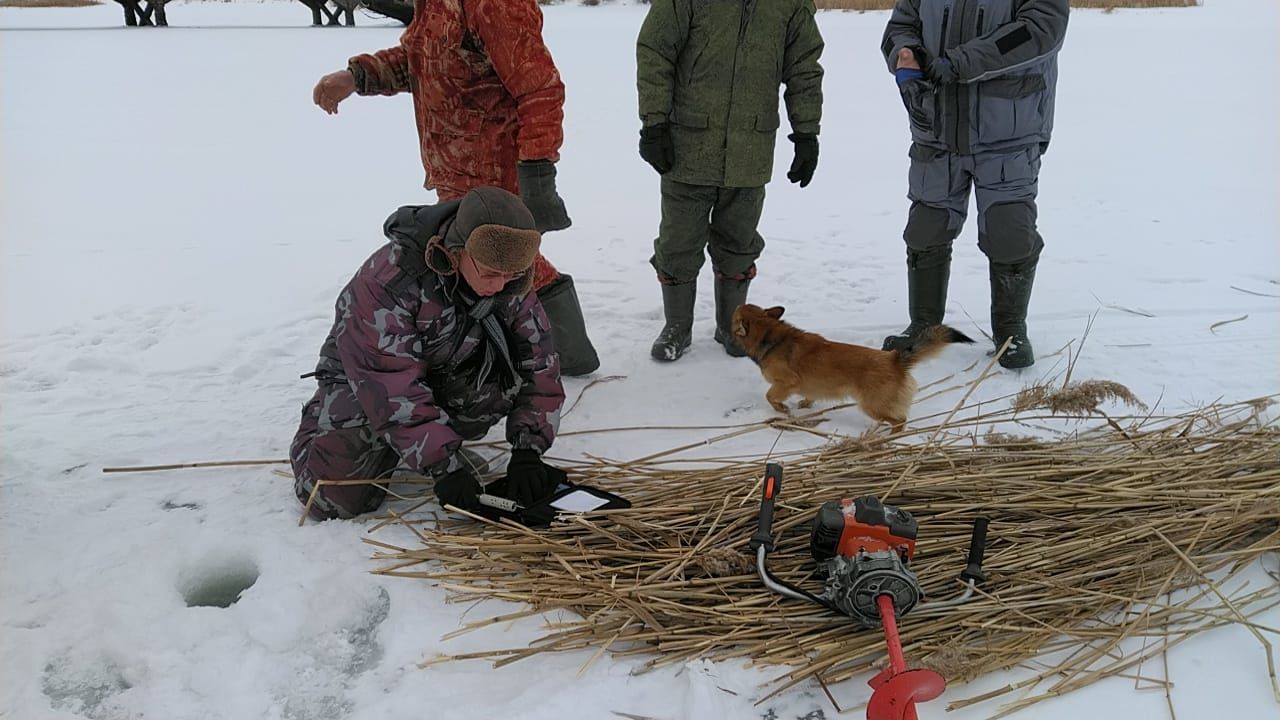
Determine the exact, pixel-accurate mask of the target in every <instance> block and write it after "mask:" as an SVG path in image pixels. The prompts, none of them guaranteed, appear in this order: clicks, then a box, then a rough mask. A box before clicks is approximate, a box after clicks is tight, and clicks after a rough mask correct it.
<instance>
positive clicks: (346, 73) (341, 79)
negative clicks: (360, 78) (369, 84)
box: [311, 70, 356, 115]
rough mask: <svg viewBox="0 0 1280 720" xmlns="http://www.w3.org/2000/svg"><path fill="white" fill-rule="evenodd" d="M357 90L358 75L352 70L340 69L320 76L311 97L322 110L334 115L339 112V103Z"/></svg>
mask: <svg viewBox="0 0 1280 720" xmlns="http://www.w3.org/2000/svg"><path fill="white" fill-rule="evenodd" d="M355 91H356V77H355V76H354V75H352V74H351V71H350V70H339V71H338V72H335V73H329V74H328V75H325V76H324V77H322V78H320V82H318V83H316V89H315V90H314V91H313V92H312V93H311V97H312V100H314V101H315V103H316V105H319V106H320V108H321V109H322V110H324V111H325V112H327V113H329V114H330V115H334V114H337V112H338V103H340V102H342V101H343V100H346V99H347V98H348V97H350V96H351V93H353V92H355Z"/></svg>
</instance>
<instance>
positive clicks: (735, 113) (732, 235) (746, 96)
mask: <svg viewBox="0 0 1280 720" xmlns="http://www.w3.org/2000/svg"><path fill="white" fill-rule="evenodd" d="M814 12H815V11H814V5H813V0H768V1H762V0H653V2H652V3H651V4H650V6H649V12H648V15H647V16H646V17H645V20H644V25H643V26H642V27H641V29H640V36H639V39H638V40H637V43H636V60H637V86H638V89H639V96H640V119H641V121H642V123H643V127H642V128H641V130H640V156H641V157H642V158H644V160H645V161H646V162H648V163H649V164H650V165H652V166H653V168H654V170H657V171H658V173H659V174H660V175H661V176H662V183H661V186H662V221H661V225H660V226H659V229H658V237H657V239H656V240H654V243H653V246H654V248H653V249H654V252H653V258H652V260H651V262H652V264H653V267H654V269H655V270H657V272H658V280H659V282H661V283H662V301H663V308H664V312H665V316H666V324H665V326H664V327H663V328H662V332H661V334H660V335H659V336H658V339H657V340H655V341H654V344H653V348H652V351H651V354H652V355H653V357H654V358H655V359H657V360H662V361H672V360H677V359H679V358H680V356H681V355H683V354H684V353H685V351H686V350H688V349H689V346H690V344H691V342H692V329H693V305H694V299H695V297H696V293H697V278H698V271H699V270H700V269H701V268H702V265H703V263H704V262H705V257H704V252H706V251H708V250H709V252H710V255H711V265H712V268H713V269H714V270H715V275H716V284H715V295H716V332H715V339H716V341H717V342H719V343H720V344H722V345H723V346H724V348H725V351H726V352H728V353H729V354H730V355H732V356H734V357H741V356H742V355H743V354H744V353H743V351H742V349H741V347H739V346H738V344H737V342H736V341H735V340H734V339H733V334H732V332H730V329H729V326H730V322H731V318H732V316H733V310H734V309H735V308H736V307H737V306H739V305H741V304H742V303H744V302H746V299H747V287H748V285H749V284H750V283H751V279H752V278H753V277H755V274H756V265H755V262H756V259H757V258H758V257H759V256H760V252H761V251H762V250H763V249H764V239H763V238H761V237H760V234H759V232H758V231H757V229H756V228H757V225H758V224H759V221H760V214H761V212H762V211H763V209H764V186H765V184H766V183H768V182H769V180H770V178H771V176H772V174H773V149H774V144H775V142H776V136H777V131H778V127H779V126H780V124H781V122H780V118H779V113H778V90H779V88H780V86H782V85H783V84H785V85H786V93H785V95H784V99H785V101H786V108H787V118H788V120H789V121H790V124H791V130H792V133H791V135H789V136H788V137H789V138H790V139H791V141H792V142H793V143H794V145H795V157H794V161H793V162H792V165H791V169H790V171H789V172H788V173H787V179H789V180H790V181H791V182H794V183H799V185H800V187H805V186H807V185H808V184H809V181H810V180H812V179H813V172H814V170H815V168H816V167H817V164H818V123H819V120H820V119H821V116H822V65H820V64H819V62H818V60H819V58H820V57H821V55H822V49H823V42H822V35H821V34H820V33H819V32H818V24H817V22H816V21H815V20H814Z"/></svg>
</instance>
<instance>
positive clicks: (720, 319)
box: [715, 275, 751, 357]
mask: <svg viewBox="0 0 1280 720" xmlns="http://www.w3.org/2000/svg"><path fill="white" fill-rule="evenodd" d="M750 286H751V278H745V279H741V280H739V279H736V278H728V277H720V276H719V275H716V335H715V338H716V342H718V343H720V344H721V345H723V346H724V351H725V352H727V353H729V355H730V356H731V357H746V355H747V351H746V350H743V349H742V346H741V345H739V344H738V339H737V338H735V337H734V336H733V311H734V310H737V309H738V306H739V305H742V304H743V303H745V302H746V301H747V288H748V287H750Z"/></svg>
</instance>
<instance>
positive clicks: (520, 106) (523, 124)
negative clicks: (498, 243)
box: [348, 0, 564, 200]
mask: <svg viewBox="0 0 1280 720" xmlns="http://www.w3.org/2000/svg"><path fill="white" fill-rule="evenodd" d="M348 68H349V69H350V70H351V73H352V75H354V76H355V79H356V92H357V93H359V94H361V95H395V94H397V93H402V92H406V91H408V92H412V93H413V106H414V114H415V116H416V118H417V123H418V138H419V141H420V143H421V151H422V165H423V167H424V168H425V169H426V171H427V181H426V187H427V188H428V189H435V190H436V191H437V194H438V195H439V197H440V199H441V200H449V199H454V198H459V197H461V196H462V195H463V194H465V193H466V192H467V191H468V190H470V189H472V188H475V187H478V186H480V185H496V186H498V187H500V188H503V189H506V190H508V191H510V192H513V193H518V192H519V187H518V182H517V177H516V162H517V161H521V160H551V161H556V160H559V156H560V145H561V143H562V142H563V141H564V130H563V121H564V83H563V82H561V80H560V73H559V71H558V70H557V69H556V66H555V62H554V61H553V60H552V59H551V53H550V52H549V51H548V50H547V47H546V45H545V44H543V42H542V11H541V10H540V9H539V8H538V4H537V2H536V0H417V5H416V7H415V9H414V16H413V22H412V23H411V24H410V25H409V27H408V28H407V29H406V30H405V32H404V34H403V35H401V36H400V44H399V45H398V46H396V47H393V48H388V49H386V50H380V51H378V52H376V53H373V54H367V55H358V56H356V57H353V58H351V60H350V62H349V63H348Z"/></svg>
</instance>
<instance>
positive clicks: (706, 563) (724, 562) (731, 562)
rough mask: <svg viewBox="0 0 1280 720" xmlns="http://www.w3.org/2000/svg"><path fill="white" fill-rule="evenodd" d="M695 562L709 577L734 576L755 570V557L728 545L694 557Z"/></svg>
mask: <svg viewBox="0 0 1280 720" xmlns="http://www.w3.org/2000/svg"><path fill="white" fill-rule="evenodd" d="M693 562H694V564H695V565H697V566H698V567H699V568H700V569H702V571H703V573H704V574H705V575H706V576H707V577H732V576H734V575H747V574H750V573H752V572H754V571H755V570H754V568H755V559H754V558H752V557H751V556H750V555H748V554H746V553H744V552H742V550H740V549H739V550H735V549H732V548H727V547H719V548H712V549H710V550H708V551H707V552H705V553H702V554H699V555H697V556H696V557H694V560H693Z"/></svg>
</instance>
